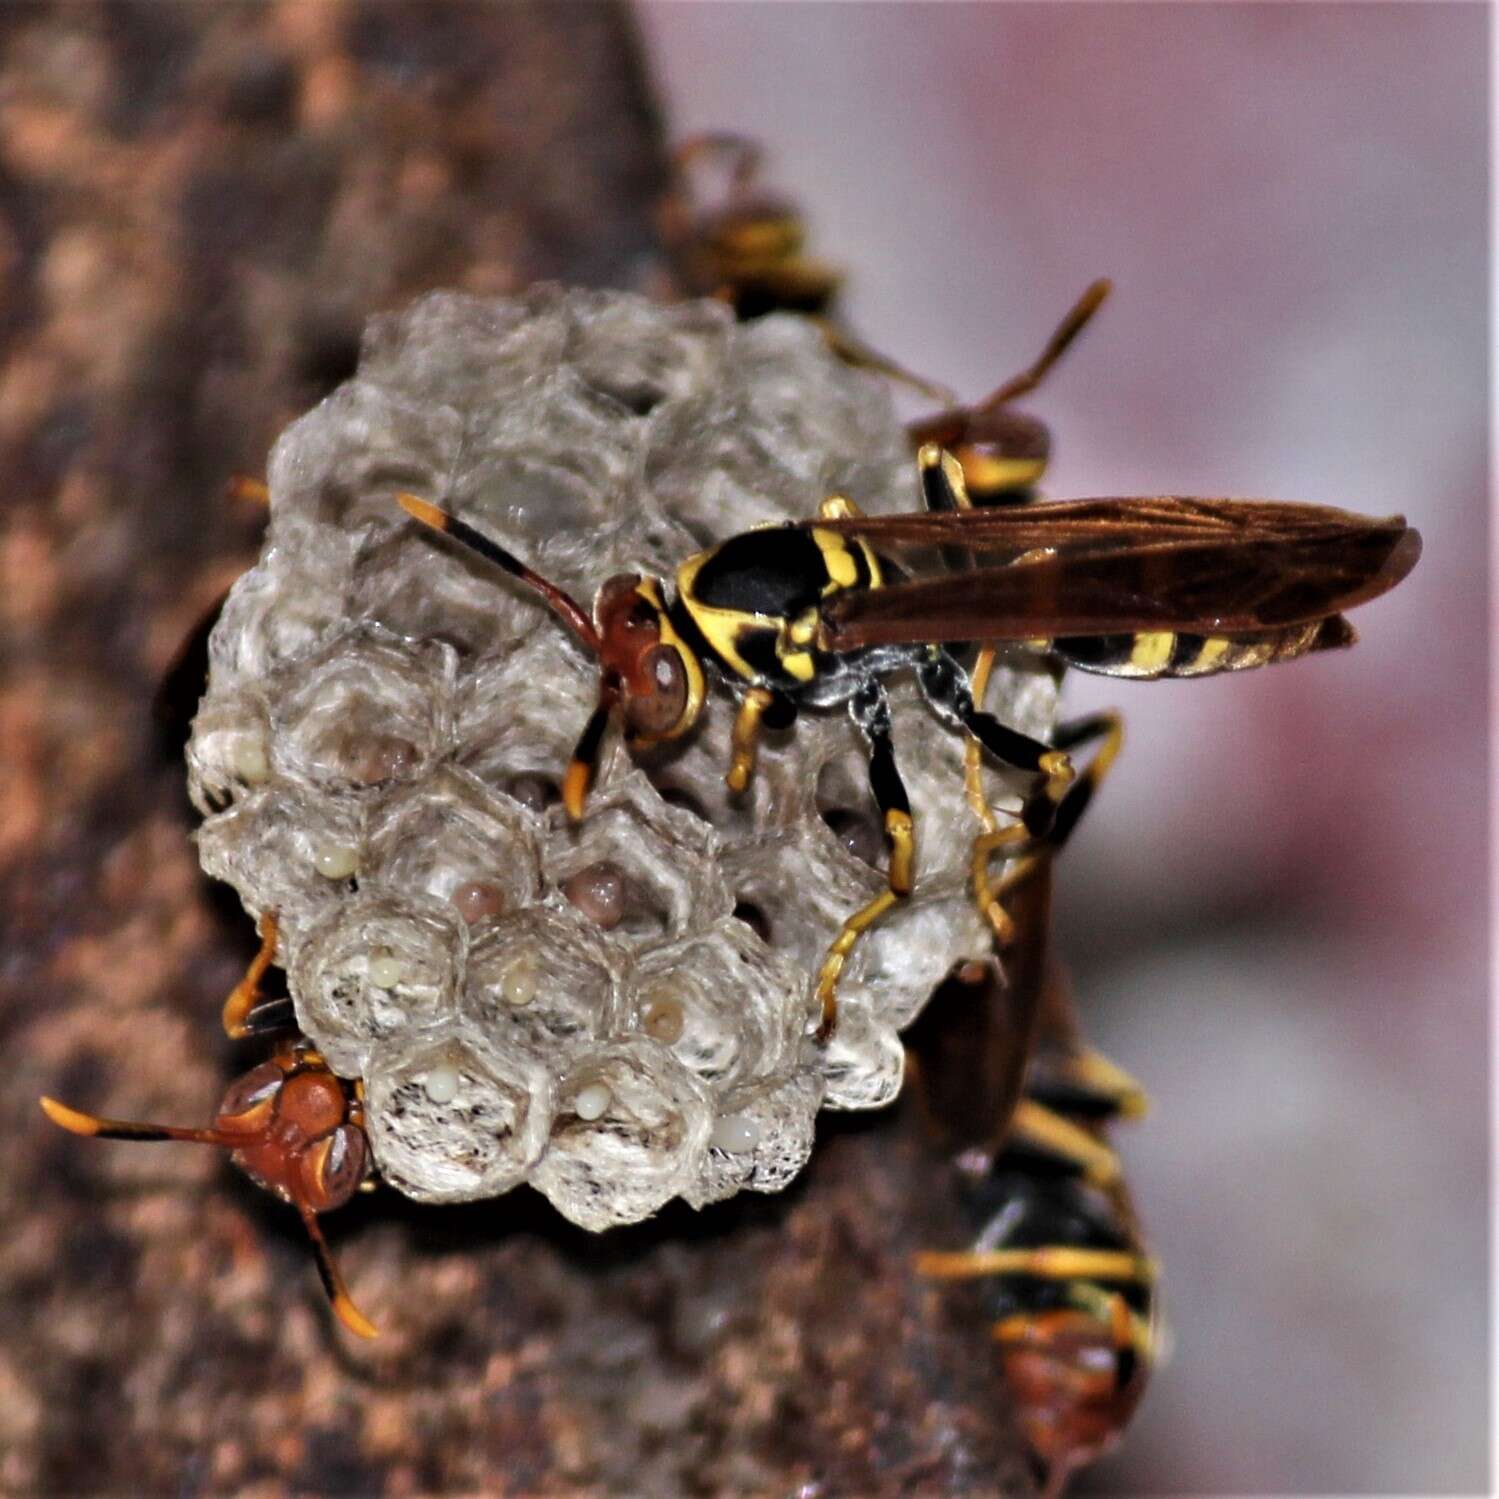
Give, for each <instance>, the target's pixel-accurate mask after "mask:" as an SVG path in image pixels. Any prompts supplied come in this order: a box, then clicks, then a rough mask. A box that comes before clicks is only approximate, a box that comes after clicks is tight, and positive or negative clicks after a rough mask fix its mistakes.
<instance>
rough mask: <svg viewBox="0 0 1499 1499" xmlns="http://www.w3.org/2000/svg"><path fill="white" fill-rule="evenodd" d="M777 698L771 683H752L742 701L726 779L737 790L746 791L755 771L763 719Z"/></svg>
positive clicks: (729, 786) (736, 718)
mask: <svg viewBox="0 0 1499 1499" xmlns="http://www.w3.org/2000/svg"><path fill="white" fill-rule="evenodd" d="M774 701H775V694H774V693H772V692H771V691H770V689H769V688H768V687H751V688H750V690H749V691H748V692H746V693H745V694H744V696H743V698H741V699H740V702H739V712H738V714H737V716H736V717H735V719H734V732H733V734H732V736H731V737H730V740H729V743H730V746H731V751H732V752H731V755H730V758H729V770H728V774H727V775H725V776H724V782H725V784H726V785H727V786H728V788H729V790H730V791H733V792H735V793H736V794H737V793H738V792H740V791H743V790H744V788H745V787H746V786H748V785H749V783H750V777H751V776H752V775H754V773H755V758H756V747H757V745H758V744H759V740H760V720H761V719H762V718H763V717H764V716H765V710H766V709H767V708H768V707H770V705H771V704H772V703H773V702H774Z"/></svg>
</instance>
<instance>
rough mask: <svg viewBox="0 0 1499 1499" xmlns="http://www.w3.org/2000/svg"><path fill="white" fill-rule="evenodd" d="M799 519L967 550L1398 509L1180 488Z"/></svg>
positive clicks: (1285, 526) (1120, 545)
mask: <svg viewBox="0 0 1499 1499" xmlns="http://www.w3.org/2000/svg"><path fill="white" fill-rule="evenodd" d="M799 524H800V525H801V526H803V527H816V528H818V529H820V530H829V531H837V532H840V533H841V534H843V535H849V536H862V537H863V538H864V539H865V540H866V541H868V542H869V543H870V544H871V545H872V546H875V547H876V548H878V547H881V546H890V547H897V546H911V547H937V546H956V547H961V548H964V549H966V550H968V551H971V552H986V553H988V552H995V553H1007V554H1009V555H1010V556H1014V557H1018V556H1020V555H1021V554H1022V553H1024V552H1029V551H1037V550H1042V549H1044V550H1048V551H1056V552H1079V551H1113V550H1116V549H1125V548H1141V547H1149V546H1156V545H1163V544H1168V543H1173V542H1191V541H1200V542H1209V541H1223V542H1231V541H1233V540H1234V539H1235V538H1239V539H1242V540H1245V541H1250V540H1256V541H1269V540H1274V539H1276V538H1285V539H1289V538H1293V537H1310V536H1318V535H1322V534H1323V533H1326V534H1327V535H1328V536H1349V537H1355V536H1360V535H1363V534H1364V533H1366V532H1368V531H1369V530H1371V529H1373V530H1375V531H1378V532H1381V533H1392V534H1398V533H1400V532H1403V531H1404V530H1405V529H1406V525H1405V517H1404V516H1398V515H1397V516H1390V517H1388V518H1387V519H1383V520H1377V519H1374V518H1372V517H1370V516H1366V515H1358V514H1355V513H1354V512H1353V511H1350V510H1339V509H1336V508H1335V507H1333V506H1331V505H1298V504H1291V503H1288V502H1285V501H1279V500H1217V499H1194V498H1188V497H1186V496H1181V495H1159V496H1141V497H1138V498H1125V499H1092V500H1048V501H1045V502H1043V503H1041V504H1035V505H1014V506H995V507H993V508H985V509H979V510H972V509H970V510H921V511H913V512H910V513H909V514H902V515H865V516H854V517H851V518H849V519H847V520H813V521H802V522H799Z"/></svg>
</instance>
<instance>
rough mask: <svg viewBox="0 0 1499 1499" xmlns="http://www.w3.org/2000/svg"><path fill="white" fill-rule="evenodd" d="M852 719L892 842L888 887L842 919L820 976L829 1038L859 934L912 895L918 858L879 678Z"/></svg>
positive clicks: (823, 1034) (861, 695) (857, 700)
mask: <svg viewBox="0 0 1499 1499" xmlns="http://www.w3.org/2000/svg"><path fill="white" fill-rule="evenodd" d="M848 706H849V712H850V713H851V714H852V715H853V719H854V722H855V723H856V724H858V726H859V727H860V729H862V730H863V732H864V737H865V738H866V739H868V740H869V750H870V754H869V786H870V790H871V791H873V792H874V799H875V804H876V805H877V806H878V807H879V809H880V814H881V816H882V817H883V818H884V821H885V837H886V839H887V840H888V841H889V844H890V869H889V874H888V880H889V884H888V888H886V889H884V890H882V891H881V892H880V893H879V894H878V895H877V896H876V897H875V898H874V899H873V900H872V901H870V902H869V904H868V905H867V906H864V907H862V908H861V909H860V910H858V911H855V912H854V914H853V915H852V916H850V917H849V918H848V920H847V921H845V922H844V923H843V929H842V930H841V931H840V932H839V933H838V935H837V937H836V938H834V939H833V944H832V946H831V947H829V948H828V955H827V957H825V958H824V959H823V960H822V968H821V970H820V971H819V972H818V975H817V998H818V1001H819V1003H820V1004H821V1005H822V1022H821V1024H820V1025H819V1026H818V1027H817V1039H818V1040H819V1041H826V1040H827V1039H828V1037H829V1036H831V1035H832V1034H833V1027H834V1026H835V1025H836V1024H837V1021H838V977H839V975H840V974H841V973H842V972H843V965H844V964H845V963H846V962H847V961H848V955H849V953H851V952H852V951H853V947H854V943H855V942H857V941H858V940H859V935H860V933H861V932H865V931H867V930H868V929H869V928H870V927H871V926H873V925H874V923H875V922H876V921H878V920H879V919H880V917H881V916H883V915H884V914H885V912H886V911H888V910H889V909H890V908H891V906H893V905H894V904H895V903H896V902H897V901H900V900H904V899H905V898H906V897H907V896H908V895H909V894H910V893H911V883H912V879H913V877H914V866H915V860H916V849H915V839H914V834H913V828H912V825H911V802H910V799H909V798H908V797H907V795H906V787H905V782H903V781H902V780H901V778H900V770H899V767H897V765H896V763H895V747H894V745H893V744H892V743H891V740H890V699H889V698H888V697H887V696H886V695H885V689H884V687H883V686H882V685H881V684H880V682H879V681H878V680H876V679H871V680H869V681H867V682H865V683H864V685H863V686H862V687H861V688H860V689H859V690H858V692H856V693H855V694H854V696H853V697H852V698H851V699H850V700H849V705H848Z"/></svg>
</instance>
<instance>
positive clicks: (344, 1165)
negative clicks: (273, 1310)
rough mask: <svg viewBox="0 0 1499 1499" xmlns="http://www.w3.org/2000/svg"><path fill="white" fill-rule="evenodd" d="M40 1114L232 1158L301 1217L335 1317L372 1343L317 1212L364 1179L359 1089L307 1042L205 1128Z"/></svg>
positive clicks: (59, 1110) (78, 1129)
mask: <svg viewBox="0 0 1499 1499" xmlns="http://www.w3.org/2000/svg"><path fill="white" fill-rule="evenodd" d="M42 1108H43V1110H44V1111H45V1113H46V1115H47V1117H48V1118H49V1119H50V1120H52V1122H53V1123H54V1124H57V1125H60V1126H61V1127H62V1128H63V1129H66V1130H71V1131H72V1132H73V1133H74V1134H75V1135H94V1136H97V1137H98V1138H100V1139H106V1140H191V1141H195V1142H197V1143H199V1144H202V1145H219V1146H223V1147H224V1148H226V1149H228V1150H229V1151H231V1152H232V1154H231V1156H230V1159H231V1160H232V1161H233V1162H234V1163H235V1165H237V1166H239V1167H240V1168H241V1169H242V1170H243V1171H244V1172H245V1173H246V1174H247V1175H248V1176H249V1177H250V1178H251V1180H252V1181H254V1182H256V1183H257V1184H258V1185H260V1186H262V1187H264V1188H265V1189H266V1190H267V1191H269V1192H274V1193H275V1194H276V1196H277V1197H279V1198H281V1200H282V1201H283V1202H288V1203H290V1204H291V1205H292V1206H293V1207H294V1208H296V1210H297V1211H298V1212H299V1213H300V1214H301V1216H302V1222H303V1223H304V1224H305V1225H306V1226H307V1232H308V1235H309V1236H310V1237H311V1239H312V1244H313V1249H314V1251H315V1253H316V1255H317V1266H318V1273H319V1274H320V1275H321V1276H322V1280H323V1286H324V1288H325V1289H326V1291H327V1292H328V1297H329V1299H330V1300H331V1301H332V1303H333V1310H334V1311H335V1312H336V1313H337V1315H338V1318H339V1320H340V1321H341V1322H342V1323H343V1324H344V1326H345V1327H347V1328H348V1329H349V1330H350V1331H351V1332H355V1333H358V1334H359V1336H360V1337H363V1338H372V1337H374V1335H375V1327H374V1324H373V1323H372V1322H370V1321H369V1319H368V1318H367V1317H365V1316H364V1314H363V1313H362V1312H361V1311H360V1310H359V1309H358V1307H356V1306H355V1305H354V1303H353V1301H352V1300H351V1299H350V1297H349V1293H348V1291H347V1290H346V1289H345V1287H344V1283H343V1277H342V1276H340V1275H339V1273H338V1268H337V1266H336V1265H335V1264H334V1263H333V1258H332V1256H331V1255H330V1254H329V1253H328V1246H327V1243H326V1241H325V1240H324V1238H323V1235H322V1230H321V1229H320V1228H319V1227H318V1221H317V1215H318V1214H319V1213H326V1212H329V1211H330V1210H331V1209H333V1208H336V1207H341V1206H342V1205H343V1204H344V1203H346V1202H347V1201H348V1200H349V1198H350V1197H352V1196H353V1195H354V1193H355V1192H356V1191H357V1190H358V1189H359V1187H360V1185H361V1184H362V1183H363V1181H364V1179H365V1177H366V1176H367V1175H368V1172H369V1142H368V1139H367V1137H366V1136H365V1133H364V1110H363V1106H362V1105H361V1104H360V1102H359V1099H358V1097H357V1091H356V1092H351V1090H350V1089H349V1087H348V1086H347V1085H346V1084H345V1083H343V1082H342V1081H341V1080H340V1079H339V1078H337V1077H335V1076H334V1075H333V1073H332V1072H331V1071H330V1070H329V1068H328V1065H327V1063H326V1062H324V1061H323V1059H322V1057H320V1056H319V1055H318V1053H317V1052H315V1051H314V1050H313V1049H312V1048H311V1047H310V1046H308V1045H307V1044H306V1043H300V1044H296V1045H287V1046H284V1047H282V1049H281V1050H280V1051H278V1052H277V1053H276V1055H275V1056H274V1057H273V1058H272V1059H271V1060H270V1061H268V1062H262V1063H261V1064H260V1065H259V1066H258V1067H252V1068H251V1069H250V1071H248V1072H247V1073H245V1074H244V1075H243V1076H242V1077H239V1078H237V1079H236V1080H235V1081H234V1082H233V1083H231V1084H230V1085H229V1090H228V1092H226V1093H225V1094H224V1098H223V1101H222V1102H221V1103H220V1104H219V1109H218V1113H217V1114H216V1115H215V1116H214V1121H213V1127H212V1128H211V1129H182V1128H179V1127H177V1126H175V1125H168V1124H136V1123H132V1122H130V1121H127V1120H122V1119H100V1118H97V1117H96V1116H95V1115H93V1114H82V1113H80V1112H79V1111H78V1110H77V1109H70V1108H69V1107H68V1106H67V1105H66V1104H61V1103H58V1102H57V1100H56V1099H52V1098H44V1099H42Z"/></svg>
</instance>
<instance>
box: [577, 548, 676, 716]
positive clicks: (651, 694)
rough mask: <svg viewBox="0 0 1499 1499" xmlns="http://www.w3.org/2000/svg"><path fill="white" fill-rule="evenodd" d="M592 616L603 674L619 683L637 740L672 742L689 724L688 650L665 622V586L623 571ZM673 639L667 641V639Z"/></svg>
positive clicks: (624, 711) (606, 587)
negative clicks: (594, 621) (663, 588)
mask: <svg viewBox="0 0 1499 1499" xmlns="http://www.w3.org/2000/svg"><path fill="white" fill-rule="evenodd" d="M594 618H595V620H596V621H597V623H598V631H599V636H600V638H601V640H602V642H603V644H602V646H601V648H600V651H599V661H600V666H601V667H602V669H603V672H604V676H605V678H606V679H608V680H612V681H613V682H614V683H616V684H617V687H616V691H617V692H618V694H619V703H620V711H621V713H622V714H623V716H624V720H625V723H626V725H627V726H628V728H629V729H630V732H631V734H632V735H633V736H634V737H635V738H638V739H642V740H646V741H649V740H653V739H670V738H673V737H674V736H675V735H677V734H680V733H682V732H684V731H685V730H686V729H687V728H688V727H689V726H690V720H689V719H687V717H686V715H687V710H688V704H689V699H690V696H691V674H690V672H689V668H688V663H687V660H686V651H685V649H684V648H683V646H682V644H681V642H680V641H679V640H677V638H676V634H675V632H674V631H672V630H671V627H670V626H669V625H668V623H667V621H666V614H665V611H664V609H663V608H662V607H661V585H660V584H659V583H657V582H656V580H655V579H654V578H652V579H645V578H641V577H640V576H639V575H638V574H636V573H619V574H618V575H616V576H615V577H612V578H610V579H609V580H608V582H606V583H605V584H604V586H603V587H602V588H601V589H599V593H598V598H597V600H596V601H595V603H594ZM668 637H669V638H668Z"/></svg>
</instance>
